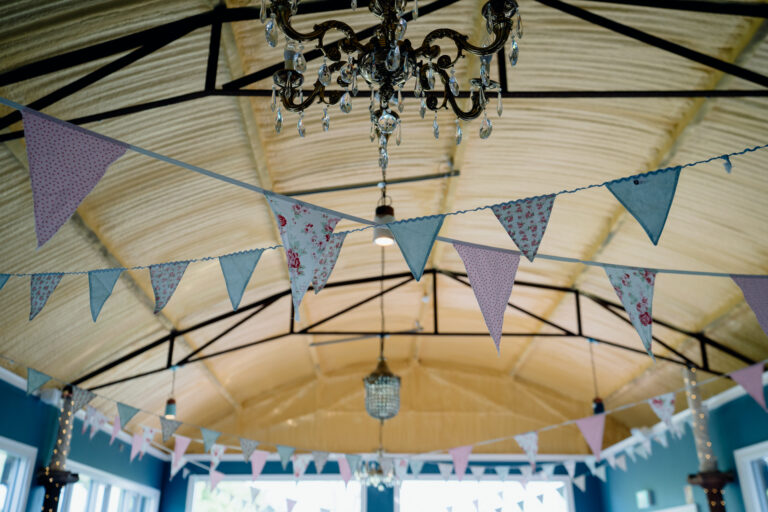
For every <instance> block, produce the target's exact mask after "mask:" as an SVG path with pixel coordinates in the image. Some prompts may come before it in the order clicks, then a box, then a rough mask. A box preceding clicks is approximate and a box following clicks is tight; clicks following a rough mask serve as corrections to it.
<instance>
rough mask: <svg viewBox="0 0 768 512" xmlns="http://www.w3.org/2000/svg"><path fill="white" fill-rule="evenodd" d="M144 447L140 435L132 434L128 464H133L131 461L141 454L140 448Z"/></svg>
mask: <svg viewBox="0 0 768 512" xmlns="http://www.w3.org/2000/svg"><path fill="white" fill-rule="evenodd" d="M143 445H144V437H143V436H142V435H141V433H140V432H137V433H135V434H133V438H131V460H130V462H133V459H135V458H136V456H137V455H138V454H139V453H140V452H141V447H142V446H143Z"/></svg>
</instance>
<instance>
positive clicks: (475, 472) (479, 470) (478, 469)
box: [469, 466, 485, 480]
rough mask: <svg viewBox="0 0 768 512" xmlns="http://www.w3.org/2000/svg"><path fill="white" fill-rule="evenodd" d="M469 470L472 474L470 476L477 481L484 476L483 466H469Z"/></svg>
mask: <svg viewBox="0 0 768 512" xmlns="http://www.w3.org/2000/svg"><path fill="white" fill-rule="evenodd" d="M469 470H470V471H471V472H472V476H474V477H475V478H476V479H478V480H480V479H481V478H483V475H485V466H469Z"/></svg>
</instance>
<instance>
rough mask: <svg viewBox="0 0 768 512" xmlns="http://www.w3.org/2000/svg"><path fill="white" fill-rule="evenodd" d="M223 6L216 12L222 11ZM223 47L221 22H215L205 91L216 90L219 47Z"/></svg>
mask: <svg viewBox="0 0 768 512" xmlns="http://www.w3.org/2000/svg"><path fill="white" fill-rule="evenodd" d="M221 9H222V6H221V4H219V6H217V7H216V8H215V9H214V10H215V11H217V12H218V11H220V10H221ZM220 45H221V20H217V21H215V22H213V24H212V25H211V42H210V44H209V46H208V65H207V66H206V68H205V90H206V91H212V90H214V89H216V73H217V72H218V69H219V46H220Z"/></svg>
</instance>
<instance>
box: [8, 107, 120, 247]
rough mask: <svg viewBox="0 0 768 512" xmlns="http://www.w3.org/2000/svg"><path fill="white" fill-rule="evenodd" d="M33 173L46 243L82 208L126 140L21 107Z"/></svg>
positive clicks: (40, 233) (40, 234) (40, 238)
mask: <svg viewBox="0 0 768 512" xmlns="http://www.w3.org/2000/svg"><path fill="white" fill-rule="evenodd" d="M21 115H22V117H23V118H24V137H25V138H26V141H27V159H28V160H29V178H30V181H31V184H32V200H33V202H34V210H35V232H36V234H37V246H38V247H41V246H42V245H43V244H45V243H46V242H47V241H48V240H50V238H51V237H52V236H53V235H54V234H56V232H57V231H58V230H59V228H60V227H61V226H62V225H64V223H65V222H67V220H69V218H70V217H71V216H72V214H73V213H75V211H76V210H77V207H78V206H79V205H80V203H81V202H82V201H83V199H85V197H86V196H87V195H88V194H89V193H90V192H91V190H93V187H95V186H96V184H97V183H98V182H99V180H101V178H102V176H104V173H105V172H106V170H107V167H109V166H110V165H111V164H112V163H113V162H114V161H115V160H117V159H118V158H120V157H121V156H122V155H123V154H124V153H125V150H126V149H127V146H126V145H125V144H122V143H119V142H117V141H114V140H111V139H107V138H106V137H101V136H99V135H97V134H95V133H93V132H89V131H88V130H85V129H83V128H79V127H77V126H74V125H71V124H69V123H65V122H63V121H59V120H54V119H51V118H49V117H47V116H44V115H42V114H40V113H37V112H32V111H29V110H22V111H21Z"/></svg>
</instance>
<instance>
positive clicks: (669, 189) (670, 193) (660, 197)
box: [605, 167, 680, 245]
mask: <svg viewBox="0 0 768 512" xmlns="http://www.w3.org/2000/svg"><path fill="white" fill-rule="evenodd" d="M679 177H680V167H671V168H669V169H662V170H659V171H655V172H652V173H649V174H645V175H637V176H630V177H628V178H622V179H620V180H615V181H611V182H609V183H606V185H605V186H606V187H607V188H608V190H610V191H611V193H612V194H613V195H614V196H616V199H618V200H619V202H620V203H621V204H622V205H624V208H626V209H627V211H628V212H629V213H631V214H632V216H633V217H635V219H637V222H639V223H640V225H641V226H643V229H644V230H645V232H646V233H647V234H648V237H649V238H650V239H651V242H653V245H656V244H658V243H659V237H660V236H661V232H662V230H663V229H664V224H665V223H666V222H667V215H668V214H669V208H670V206H672V200H673V199H674V198H675V189H676V188H677V179H678V178H679Z"/></svg>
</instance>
